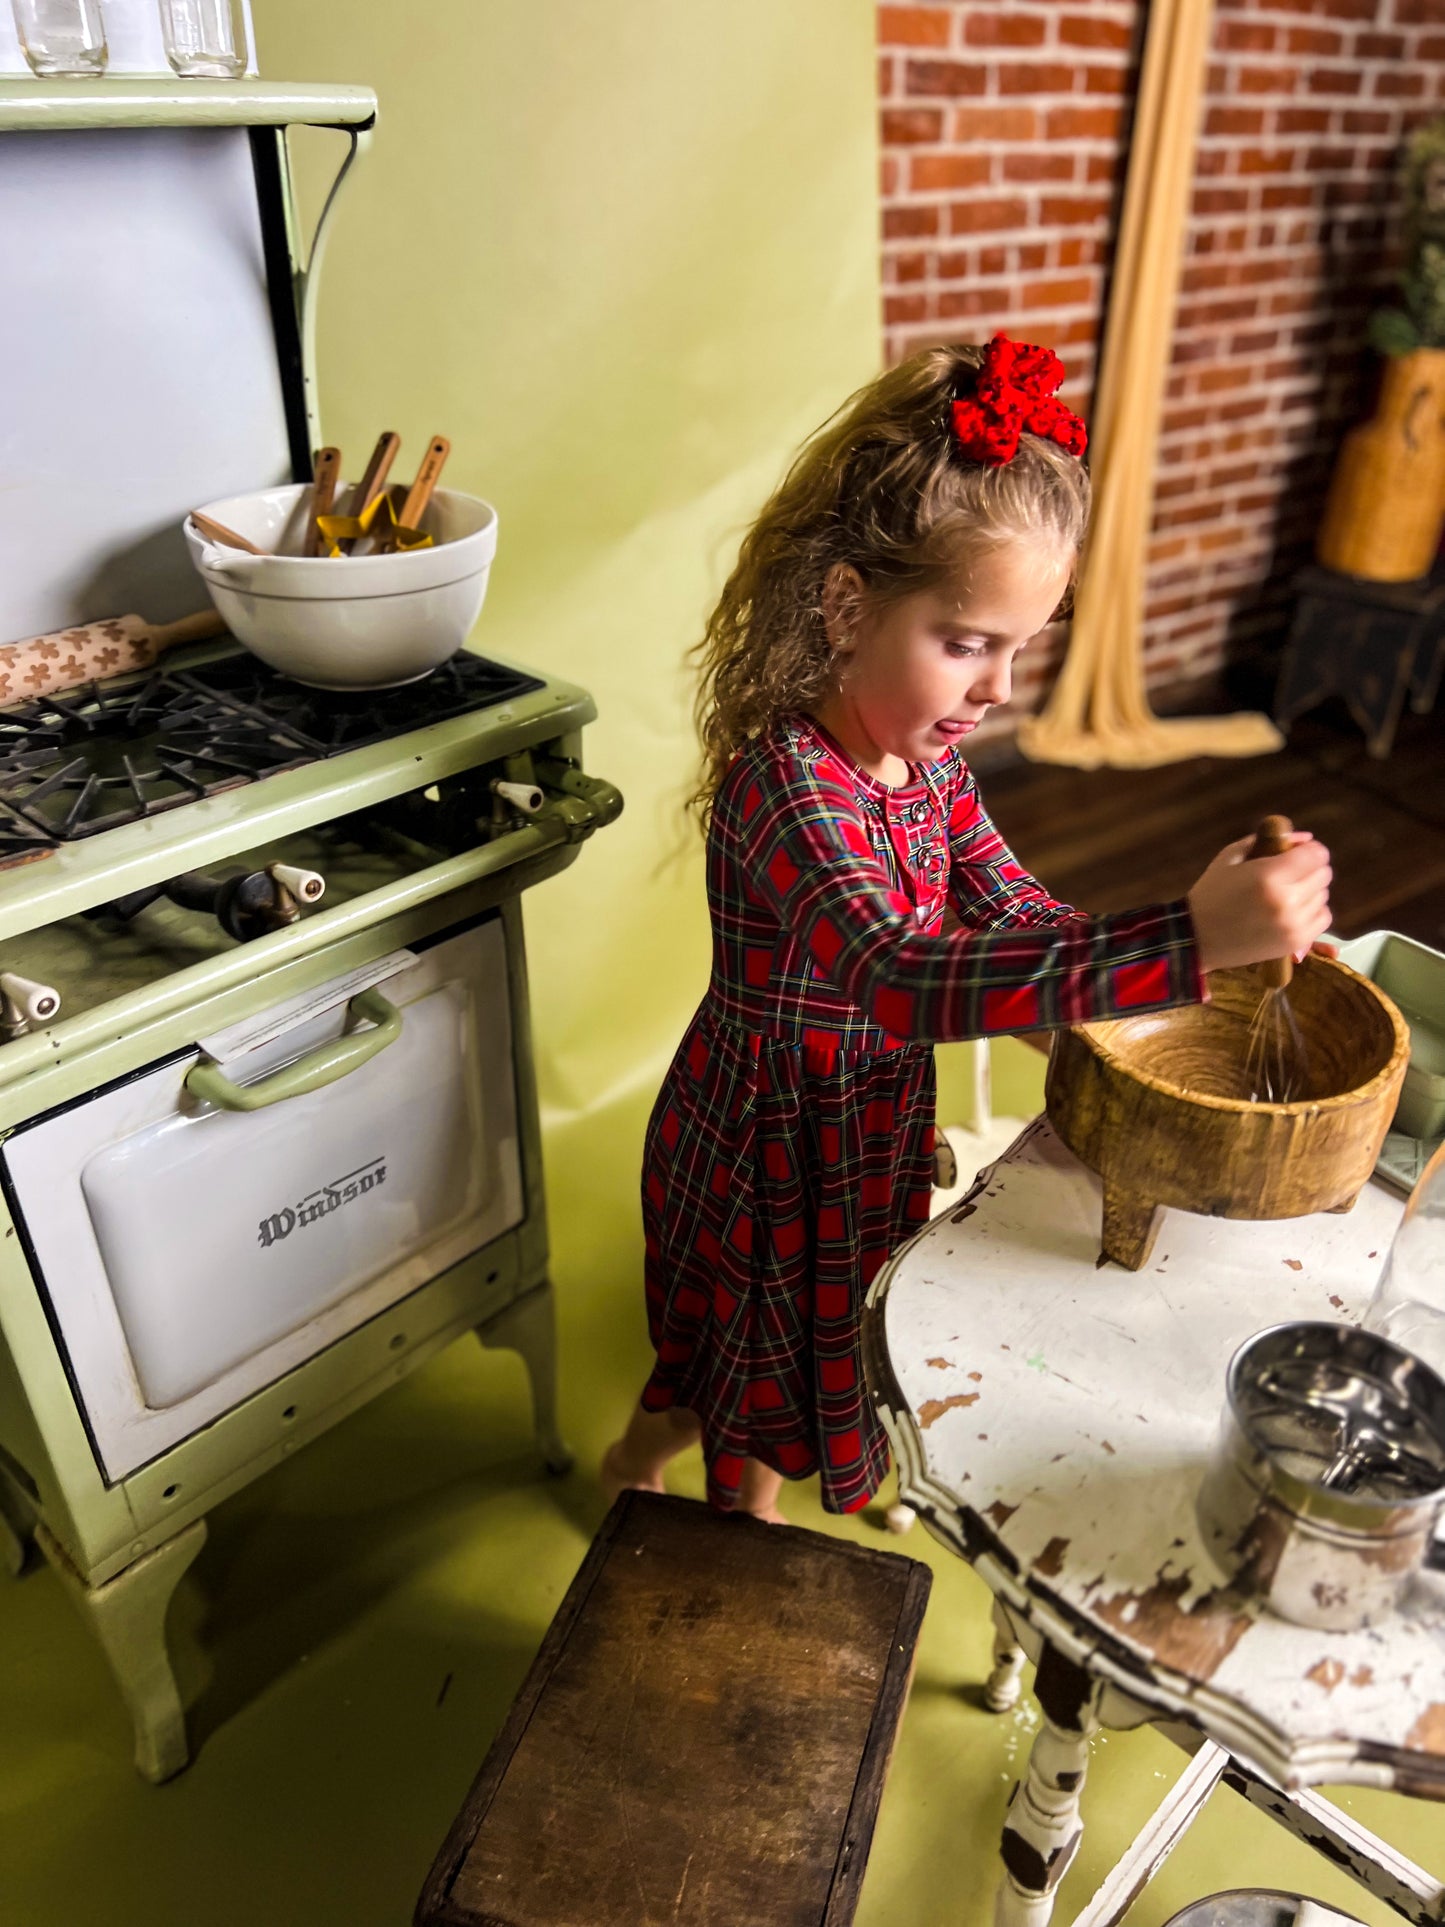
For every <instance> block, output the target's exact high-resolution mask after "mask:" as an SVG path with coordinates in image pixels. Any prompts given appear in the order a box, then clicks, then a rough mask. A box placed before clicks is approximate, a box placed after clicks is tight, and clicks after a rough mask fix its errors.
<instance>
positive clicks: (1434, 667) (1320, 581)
mask: <svg viewBox="0 0 1445 1927" xmlns="http://www.w3.org/2000/svg"><path fill="white" fill-rule="evenodd" d="M1295 588H1296V590H1297V591H1298V593H1299V602H1298V605H1297V607H1296V609H1295V617H1294V622H1293V623H1292V625H1291V627H1290V632H1289V640H1288V642H1287V643H1286V644H1285V652H1284V661H1283V664H1282V665H1281V668H1280V675H1279V687H1278V688H1277V690H1276V691H1275V698H1274V720H1275V721H1276V722H1277V723H1278V724H1280V726H1281V727H1283V726H1284V725H1286V724H1287V723H1290V722H1292V721H1293V720H1294V718H1295V717H1296V716H1300V715H1303V714H1304V712H1305V710H1307V709H1313V708H1314V706H1315V704H1316V703H1322V702H1323V701H1324V700H1325V698H1326V697H1327V696H1336V695H1338V696H1342V697H1343V698H1344V700H1345V702H1346V703H1347V704H1348V705H1349V710H1350V714H1351V715H1352V716H1353V717H1354V719H1355V721H1356V722H1357V723H1358V724H1359V725H1360V728H1361V729H1362V730H1363V731H1364V732H1365V742H1366V745H1367V747H1368V749H1369V752H1370V754H1371V756H1388V755H1389V753H1390V746H1391V744H1392V743H1393V742H1394V740H1395V728H1396V725H1397V724H1398V723H1399V720H1400V711H1401V709H1402V708H1403V707H1404V703H1405V698H1406V696H1407V695H1408V696H1409V697H1410V699H1411V705H1412V707H1413V708H1415V709H1417V710H1420V711H1422V712H1423V711H1425V710H1428V709H1430V708H1431V707H1432V705H1433V704H1434V701H1435V697H1436V695H1437V693H1438V691H1439V687H1440V676H1441V669H1442V667H1445V580H1441V579H1440V577H1439V576H1438V575H1437V576H1421V577H1420V578H1419V580H1418V581H1415V582H1367V581H1365V579H1364V578H1363V577H1362V576H1354V575H1337V574H1336V572H1335V571H1334V570H1333V569H1323V568H1320V567H1319V566H1318V565H1317V564H1312V565H1311V566H1310V567H1309V568H1306V569H1301V571H1300V572H1299V574H1298V576H1296V578H1295Z"/></svg>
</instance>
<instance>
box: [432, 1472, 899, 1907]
mask: <svg viewBox="0 0 1445 1927" xmlns="http://www.w3.org/2000/svg"><path fill="white" fill-rule="evenodd" d="M931 1582H932V1574H931V1573H930V1572H929V1570H928V1568H927V1567H926V1566H923V1565H920V1564H919V1563H918V1562H917V1561H916V1560H913V1559H903V1558H900V1557H899V1556H898V1555H897V1554H896V1553H891V1552H873V1551H869V1550H867V1549H865V1548H863V1547H860V1546H855V1545H851V1544H849V1543H847V1542H846V1541H843V1540H838V1539H830V1538H828V1537H826V1536H825V1535H824V1534H822V1533H819V1532H804V1531H801V1530H798V1529H796V1528H794V1527H791V1526H765V1525H762V1524H759V1523H758V1522H757V1521H755V1520H750V1519H728V1518H723V1517H721V1516H719V1515H718V1514H716V1513H714V1512H711V1511H709V1510H708V1508H707V1507H706V1506H703V1505H698V1504H695V1503H694V1502H693V1501H691V1500H688V1499H671V1498H662V1497H660V1496H658V1495H656V1494H654V1493H650V1492H624V1493H623V1495H622V1497H621V1498H620V1499H619V1500H618V1501H617V1503H616V1505H614V1506H613V1508H612V1510H611V1512H609V1513H608V1515H607V1518H606V1520H605V1521H604V1523H603V1526H602V1529H601V1531H600V1532H599V1533H598V1535H597V1537H596V1539H595V1540H594V1541H593V1544H592V1549H591V1551H590V1552H589V1553H588V1555H587V1557H586V1559H584V1560H583V1562H582V1566H581V1569H580V1571H579V1572H578V1574H577V1577H576V1578H575V1579H574V1580H573V1581H572V1584H571V1586H570V1588H569V1589H568V1592H567V1597H566V1598H565V1599H564V1600H563V1601H562V1604H561V1607H560V1608H559V1609H558V1612H557V1616H556V1618H555V1619H554V1620H553V1621H552V1624H551V1625H550V1627H549V1628H548V1629H547V1635H546V1638H545V1639H544V1640H543V1641H542V1649H541V1651H540V1652H539V1653H538V1655H537V1658H536V1660H535V1662H534V1663H533V1666H532V1670H531V1671H530V1673H528V1675H527V1679H526V1683H525V1684H524V1685H523V1687H522V1690H521V1692H520V1693H519V1694H518V1695H517V1698H516V1700H515V1701H514V1703H513V1705H512V1710H511V1712H510V1713H509V1714H508V1716H507V1720H506V1723H505V1725H504V1726H503V1728H502V1730H501V1732H500V1733H499V1734H498V1736H497V1738H496V1740H495V1741H494V1742H493V1745H492V1748H491V1751H490V1752H489V1753H488V1754H487V1757H486V1760H485V1762H484V1763H483V1766H482V1770H481V1772H480V1773H479V1774H478V1775H477V1778H476V1781H475V1783H474V1785H473V1787H472V1790H471V1792H470V1793H469V1794H468V1796H467V1800H466V1804H465V1806H464V1807H463V1808H462V1810H461V1813H460V1815H459V1816H458V1818H457V1821H456V1824H455V1825H454V1826H453V1828H452V1830H451V1833H450V1834H449V1835H448V1836H447V1840H446V1844H445V1845H444V1846H443V1848H442V1850H441V1852H440V1854H439V1855H438V1856H437V1859H436V1863H435V1865H434V1866H433V1868H432V1870H431V1874H430V1875H429V1877H428V1879H427V1883H426V1887H425V1889H424V1891H423V1893H422V1897H421V1900H420V1902H419V1903H418V1906H417V1911H416V1921H417V1927H651V1923H654V1922H656V1923H659V1927H660V1924H661V1923H663V1922H666V1923H667V1927H845V1923H847V1922H849V1921H851V1920H852V1919H853V1915H854V1910H855V1909H856V1907H857V1904H858V1893H859V1888H860V1887H861V1885H862V1880H863V1869H864V1867H865V1866H866V1864H867V1860H868V1850H869V1847H870V1846H871V1844H872V1839H873V1823H874V1820H875V1818H876V1816H877V1812H878V1802H879V1799H880V1797H881V1796H882V1792H883V1781H884V1777H885V1775H886V1773H887V1771H888V1759H889V1755H890V1754H891V1752H892V1749H893V1741H894V1738H895V1736H896V1734H897V1731H898V1723H899V1721H900V1719H901V1718H902V1716H903V1707H904V1703H905V1701H906V1699H907V1696H908V1682H909V1679H910V1676H911V1674H912V1671H913V1654H914V1647H915V1645H916V1644H917V1640H918V1630H919V1627H920V1625H921V1623H922V1620H923V1608H924V1605H925V1602H926V1601H927V1598H928V1588H929V1586H930V1584H931Z"/></svg>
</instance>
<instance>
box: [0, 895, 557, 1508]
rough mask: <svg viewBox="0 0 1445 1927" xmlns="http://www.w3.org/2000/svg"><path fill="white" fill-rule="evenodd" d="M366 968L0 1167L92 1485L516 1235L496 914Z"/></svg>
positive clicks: (118, 1091)
mask: <svg viewBox="0 0 1445 1927" xmlns="http://www.w3.org/2000/svg"><path fill="white" fill-rule="evenodd" d="M389 961H390V962H391V963H392V973H391V974H389V975H386V976H384V977H382V978H381V980H380V981H376V977H377V972H376V971H372V972H369V973H367V978H366V979H365V980H363V982H362V983H361V984H359V983H358V980H357V978H356V977H351V978H342V979H338V980H337V981H336V983H334V984H332V985H328V986H326V987H325V988H324V989H323V990H321V991H318V992H314V993H312V994H310V995H309V996H307V997H306V998H305V999H304V1000H299V1006H298V1007H292V1006H287V1007H282V1008H281V1009H279V1010H278V1011H276V1012H273V1013H263V1014H262V1016H261V1018H259V1019H256V1020H251V1021H250V1022H248V1023H247V1024H246V1025H245V1026H243V1027H237V1029H236V1030H235V1031H233V1032H232V1033H230V1034H228V1036H227V1038H225V1039H221V1040H215V1039H208V1040H207V1045H208V1051H207V1052H202V1051H201V1050H199V1049H198V1050H195V1051H190V1052H186V1053H183V1054H182V1055H180V1056H177V1057H173V1058H171V1059H169V1060H167V1061H166V1062H164V1063H161V1064H157V1065H154V1066H151V1067H150V1068H148V1069H145V1070H142V1071H139V1072H137V1073H135V1074H134V1075H133V1076H131V1077H129V1078H127V1079H126V1080H125V1081H124V1082H123V1083H120V1084H116V1085H112V1086H111V1087H109V1088H107V1089H105V1090H103V1091H100V1092H98V1093H97V1094H96V1095H94V1096H93V1097H88V1098H86V1099H84V1100H82V1101H81V1102H80V1103H77V1104H71V1105H69V1106H67V1107H66V1108H65V1109H63V1110H60V1111H57V1112H54V1113H51V1114H50V1115H48V1116H45V1117H41V1118H38V1119H36V1120H35V1121H34V1122H33V1123H31V1124H28V1125H25V1126H24V1127H22V1128H21V1129H20V1130H18V1131H16V1132H15V1133H14V1135H13V1136H12V1137H10V1139H9V1140H8V1141H7V1142H6V1144H5V1145H4V1147H3V1152H0V1158H3V1164H4V1171H5V1177H6V1181H7V1189H8V1191H9V1193H10V1197H11V1202H12V1206H13V1208H14V1210H15V1214H16V1218H17V1222H18V1223H19V1226H20V1229H21V1232H22V1235H23V1236H24V1237H25V1239H26V1241H27V1243H28V1246H29V1249H30V1254H31V1259H32V1264H33V1268H34V1271H35V1276H36V1282H37V1284H38V1286H39V1288H40V1290H41V1292H42V1293H43V1295H44V1297H45V1299H46V1301H47V1304H48V1307H49V1313H50V1318H51V1322H52V1325H53V1326H54V1328H55V1330H56V1333H57V1336H58V1338H59V1340H60V1342H61V1345H62V1347H63V1350H64V1353H65V1356H66V1360H67V1363H68V1367H69V1370H70V1374H71V1377H72V1380H73V1382H74V1384H75V1388H76V1391H77V1393H78V1395H79V1398H80V1403H81V1406H82V1408H83V1411H84V1414H85V1418H86V1423H87V1426H88V1428H89V1431H90V1434H91V1437H92V1439H93V1441H94V1443H95V1447H96V1450H97V1454H98V1456H99V1458H100V1461H101V1464H102V1467H103V1469H104V1471H105V1473H106V1475H107V1477H108V1478H109V1479H111V1480H115V1479H119V1478H123V1477H125V1476H126V1475H127V1474H128V1473H130V1472H133V1471H134V1470H135V1469H136V1468H137V1467H138V1466H140V1465H142V1464H144V1463H146V1462H147V1461H148V1460H150V1459H152V1458H154V1457H156V1455H157V1454H158V1453H160V1452H162V1451H164V1450H166V1449H167V1448H169V1447H170V1446H172V1445H175V1444H177V1443H179V1442H180V1441H181V1440H182V1439H184V1438H187V1437H189V1436H190V1435H191V1434H192V1433H193V1432H195V1431H197V1430H198V1429H199V1428H200V1427H201V1426H203V1425H206V1424H209V1423H210V1422H211V1421H212V1420H214V1419H216V1418H218V1417H219V1416H220V1415H221V1414H222V1413H224V1412H226V1411H229V1410H231V1409H232V1408H233V1407H234V1406H236V1405H237V1404H239V1403H240V1402H241V1401H242V1400H244V1399H246V1398H248V1397H249V1396H250V1395H251V1394H252V1393H254V1392H256V1391H259V1390H260V1389H261V1388H262V1387H263V1386H265V1385H269V1384H271V1383H273V1382H274V1381H275V1380H276V1379H278V1378H279V1377H281V1376H282V1375H283V1374H284V1373H285V1372H287V1371H289V1370H291V1369H292V1368H293V1367H294V1366H296V1365H298V1364H300V1363H302V1362H303V1361H304V1360H306V1359H308V1358H310V1357H312V1356H314V1355H315V1354H316V1353H317V1352H319V1351H321V1350H322V1349H323V1348H324V1347H325V1346H327V1345H329V1344H331V1343H333V1342H334V1341H335V1340H336V1339H338V1338H340V1337H342V1336H343V1335H344V1334H345V1333H346V1332H349V1331H351V1330H353V1329H355V1327H357V1326H358V1325H360V1324H362V1323H364V1322H365V1321H366V1320H367V1319H369V1318H373V1317H375V1316H376V1315H377V1314H378V1313H379V1312H382V1311H384V1310H386V1309H387V1308H388V1307H389V1306H391V1305H394V1304H396V1303H397V1302H398V1300H400V1299H402V1298H404V1297H406V1296H407V1295H408V1294H409V1293H410V1292H413V1291H415V1290H416V1289H417V1288H418V1287H419V1286H421V1285H423V1284H425V1283H426V1282H427V1280H429V1279H431V1278H433V1277H435V1276H436V1275H437V1274H438V1273H439V1272H441V1271H444V1270H446V1269H447V1268H448V1267H449V1266H451V1265H453V1264H455V1263H457V1262H458V1261H459V1260H460V1259H462V1258H464V1257H466V1256H468V1255H469V1254H470V1253H472V1252H474V1251H476V1250H478V1249H479V1248H480V1247H481V1246H483V1245H485V1244H487V1243H489V1242H490V1241H491V1240H492V1239H494V1238H496V1237H498V1236H500V1235H501V1234H502V1233H503V1232H504V1231H506V1230H508V1229H510V1228H511V1227H512V1226H514V1225H516V1224H517V1223H519V1222H520V1221H521V1219H522V1216H523V1213H524V1200H523V1195H522V1182H521V1163H520V1157H519V1151H518V1144H517V1122H516V1100H515V1089H514V1079H513V1063H512V1030H511V1014H510V1009H509V1005H508V996H507V959H506V950H505V937H504V933H503V927H502V924H501V921H500V920H499V919H496V918H493V919H491V920H489V921H487V922H485V923H482V924H480V925H478V926H476V927H474V928H472V929H468V930H465V931H462V932H460V933H457V934H453V935H450V936H447V937H444V938H443V939H441V940H439V941H438V942H437V943H435V944H434V945H432V946H431V947H430V948H428V949H427V950H425V951H423V952H421V953H420V954H419V955H415V956H412V955H411V954H410V953H401V954H399V955H398V956H396V957H394V958H393V959H391V960H389ZM238 1033H239V1034H238ZM228 1053H229V1054H228ZM218 1054H219V1055H221V1057H222V1061H220V1062H217V1061H216V1057H217V1055H218Z"/></svg>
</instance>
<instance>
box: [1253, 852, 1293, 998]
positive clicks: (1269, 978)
mask: <svg viewBox="0 0 1445 1927" xmlns="http://www.w3.org/2000/svg"><path fill="white" fill-rule="evenodd" d="M1293 835H1294V824H1293V823H1291V822H1290V820H1289V818H1288V817H1287V816H1266V817H1264V818H1263V819H1262V820H1261V822H1260V826H1259V828H1258V829H1257V830H1256V831H1255V833H1254V842H1253V843H1252V844H1251V845H1250V846H1249V858H1248V859H1247V860H1250V861H1252V860H1253V859H1254V858H1255V857H1257V856H1283V855H1284V853H1285V851H1286V850H1287V849H1289V847H1290V838H1291V837H1292V836H1293ZM1255 969H1256V970H1257V971H1258V972H1259V976H1260V981H1261V983H1263V984H1265V985H1267V986H1268V988H1269V989H1270V990H1284V989H1286V988H1287V987H1288V985H1289V982H1290V979H1291V978H1292V977H1293V976H1294V958H1293V957H1271V958H1270V959H1269V961H1268V962H1267V963H1262V964H1256V965H1255Z"/></svg>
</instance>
